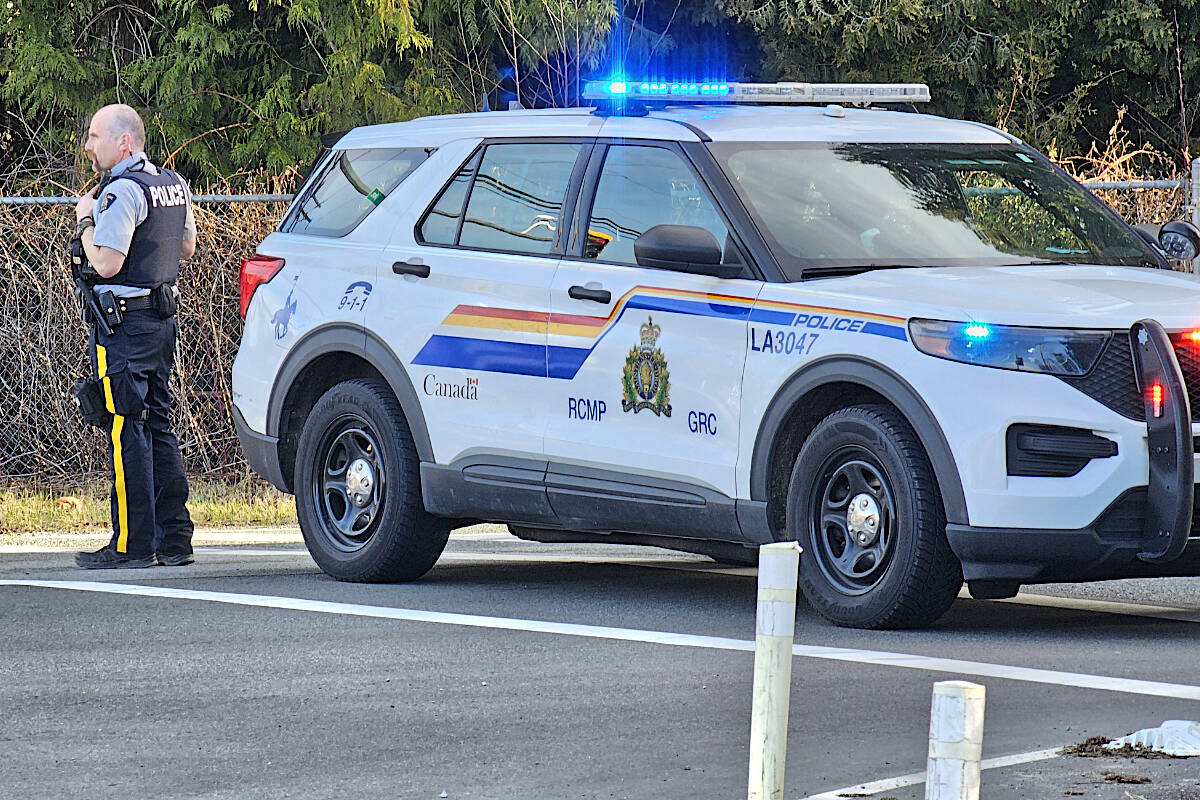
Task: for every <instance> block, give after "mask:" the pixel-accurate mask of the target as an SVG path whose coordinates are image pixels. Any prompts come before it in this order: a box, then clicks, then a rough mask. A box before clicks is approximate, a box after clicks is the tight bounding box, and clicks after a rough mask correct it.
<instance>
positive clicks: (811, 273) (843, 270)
mask: <svg viewBox="0 0 1200 800" xmlns="http://www.w3.org/2000/svg"><path fill="white" fill-rule="evenodd" d="M877 269H920V265H919V264H839V265H838V266H835V267H805V268H804V269H802V270H800V280H804V279H805V278H830V277H833V276H835V275H861V274H862V273H864V272H873V271H875V270H877Z"/></svg>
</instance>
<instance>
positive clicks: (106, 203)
mask: <svg viewBox="0 0 1200 800" xmlns="http://www.w3.org/2000/svg"><path fill="white" fill-rule="evenodd" d="M115 202H117V196H116V195H115V194H113V193H112V192H109V193H108V194H106V195H104V199H102V200H101V201H100V211H102V212H104V211H108V210H109V209H110V208H112V204H113V203H115Z"/></svg>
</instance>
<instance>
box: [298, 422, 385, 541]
mask: <svg viewBox="0 0 1200 800" xmlns="http://www.w3.org/2000/svg"><path fill="white" fill-rule="evenodd" d="M376 438H377V437H376V435H375V432H374V431H373V430H372V429H371V424H370V423H369V422H368V421H367V420H365V419H363V418H362V417H361V416H359V415H357V414H352V413H351V414H346V415H345V416H343V417H341V418H339V419H336V420H334V421H333V423H332V424H331V425H330V426H329V428H328V429H327V430H326V433H325V436H324V437H322V441H321V444H320V445H319V446H318V448H317V452H318V453H324V454H325V456H324V459H323V461H324V463H323V464H322V466H321V469H320V470H313V473H312V485H311V491H312V492H313V499H312V502H313V504H314V505H316V506H318V507H319V508H321V510H322V511H323V513H322V514H321V515H320V516H319V520H320V524H321V528H322V532H323V533H324V534H325V536H326V537H327V538H328V539H329V541H330V543H331V544H332V545H333V546H334V547H337V548H338V549H339V550H343V551H345V552H353V551H355V550H360V549H362V548H363V547H365V546H366V544H367V543H368V542H369V541H370V539H371V537H372V536H373V535H374V534H375V531H376V530H378V528H379V524H378V523H379V512H380V510H381V509H382V507H383V504H384V499H385V496H386V495H385V493H386V488H387V479H386V478H387V476H386V473H385V472H384V467H383V462H382V460H381V458H380V454H379V445H378V444H376Z"/></svg>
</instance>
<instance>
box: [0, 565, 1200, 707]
mask: <svg viewBox="0 0 1200 800" xmlns="http://www.w3.org/2000/svg"><path fill="white" fill-rule="evenodd" d="M0 586H30V587H40V588H46V589H69V590H73V591H82V592H103V593H106V594H119V595H134V596H141V597H162V598H170V599H175V600H203V601H207V602H213V603H226V604H229V605H239V606H256V607H260V608H278V609H285V610H292V611H313V612H317V613H322V614H344V615H348V616H356V617H373V618H376V619H394V620H402V621H406V622H429V623H436V624H440V625H461V626H467V627H476V628H490V629H493V630H511V631H524V632H529V633H554V634H559V635H563V636H580V637H586V638H592V639H610V640H620V641H627V642H642V643H646V644H663V645H671V646H675V647H700V648H708V649H713V650H735V651H741V652H753V651H754V641H753V640H744V639H730V638H725V637H720V636H700V635H695V634H686V633H672V632H670V631H649V630H639V629H636V628H610V627H605V626H599V625H581V624H576V623H569V622H548V621H544V620H530V619H513V618H506V617H486V616H481V615H477V614H456V613H450V612H444V611H425V610H421V609H412V608H392V607H389V606H368V605H360V604H357V603H335V602H330V601H327V600H309V599H306V598H300V597H273V596H269V595H256V594H236V593H232V592H211V591H202V590H197V589H176V588H172V587H169V586H140V585H137V584H122V583H100V582H93V581H44V580H0ZM792 653H793V654H794V655H796V656H801V657H804V658H818V659H824V660H830V661H846V662H853V663H857V664H871V665H875V666H883V667H903V668H905V669H916V670H923V671H928V672H947V673H951V674H955V675H972V676H977V677H984V678H998V679H1002V680H1014V681H1024V682H1026V683H1041V684H1048V685H1052V686H1072V687H1075V688H1080V689H1095V690H1100V691H1108V692H1119V693H1123V694H1136V695H1147V696H1151V697H1170V698H1176V699H1179V700H1200V686H1193V685H1190V684H1183V683H1163V682H1159V681H1145V680H1138V679H1134V678H1116V677H1110V676H1106V675H1089V674H1086V673H1080V672H1061V671H1058V670H1048V669H1038V668H1035V667H1015V666H1008V665H1005V664H989V663H987V662H983V661H964V660H960V659H954V658H937V657H933V656H922V655H914V654H911V653H890V652H886V651H881V650H860V649H856V648H848V647H823V646H819V645H803V644H798V645H795V646H793V648H792Z"/></svg>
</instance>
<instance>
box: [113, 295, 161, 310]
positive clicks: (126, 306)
mask: <svg viewBox="0 0 1200 800" xmlns="http://www.w3.org/2000/svg"><path fill="white" fill-rule="evenodd" d="M113 299H115V300H116V301H117V307H118V308H120V309H121V313H125V312H126V311H148V310H149V309H151V308H154V304H153V303H152V302H150V295H148V294H143V295H140V296H138V297H114V298H113Z"/></svg>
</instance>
